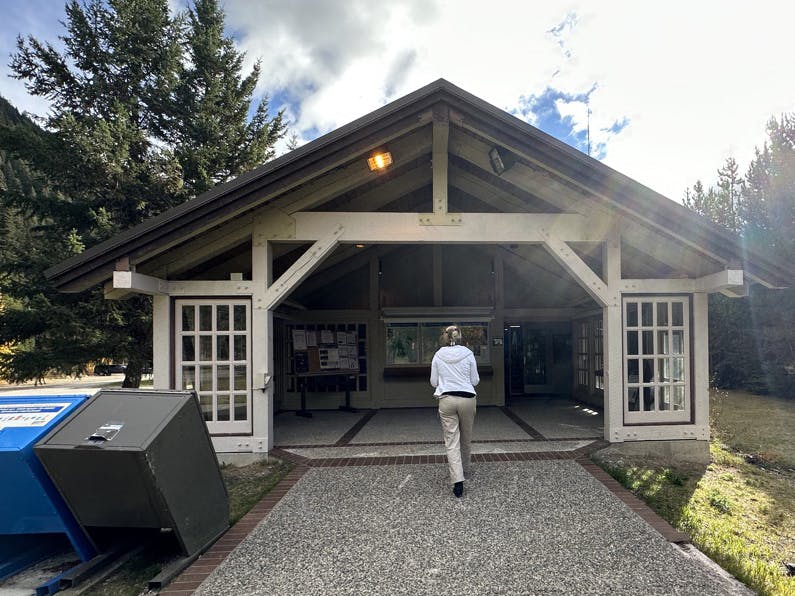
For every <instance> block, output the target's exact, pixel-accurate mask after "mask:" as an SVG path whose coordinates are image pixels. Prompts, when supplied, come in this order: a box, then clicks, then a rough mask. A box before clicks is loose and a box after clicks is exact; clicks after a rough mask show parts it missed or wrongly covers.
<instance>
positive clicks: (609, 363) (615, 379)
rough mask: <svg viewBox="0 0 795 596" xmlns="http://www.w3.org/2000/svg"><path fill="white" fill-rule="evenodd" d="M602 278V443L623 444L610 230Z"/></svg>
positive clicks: (616, 274) (616, 278)
mask: <svg viewBox="0 0 795 596" xmlns="http://www.w3.org/2000/svg"><path fill="white" fill-rule="evenodd" d="M603 254H604V258H603V262H604V268H605V270H604V277H605V282H606V284H607V293H608V295H609V296H610V300H608V302H607V304H605V305H604V306H603V307H602V333H603V342H604V343H603V348H602V351H603V358H604V367H605V376H604V383H605V388H604V417H605V429H604V431H605V434H604V437H605V440H606V441H610V442H618V441H623V438H622V435H621V429H622V428H623V424H624V378H623V370H624V366H623V365H624V363H623V359H624V351H623V348H622V346H623V341H622V335H623V325H622V318H621V317H622V312H621V309H622V307H621V294H620V292H619V287H620V284H621V237H620V235H619V233H618V232H617V231H614V232H613V233H612V234H611V235H610V237H609V238H608V240H607V241H606V242H605V245H604V252H603Z"/></svg>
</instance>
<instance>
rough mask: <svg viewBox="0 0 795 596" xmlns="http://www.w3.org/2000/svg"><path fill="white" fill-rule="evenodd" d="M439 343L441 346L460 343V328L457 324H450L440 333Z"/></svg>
mask: <svg viewBox="0 0 795 596" xmlns="http://www.w3.org/2000/svg"><path fill="white" fill-rule="evenodd" d="M439 343H440V344H442V345H443V346H457V345H459V344H460V343H461V330H460V329H459V328H458V325H450V326H449V327H447V328H446V329H445V330H444V332H443V333H442V337H441V338H439Z"/></svg>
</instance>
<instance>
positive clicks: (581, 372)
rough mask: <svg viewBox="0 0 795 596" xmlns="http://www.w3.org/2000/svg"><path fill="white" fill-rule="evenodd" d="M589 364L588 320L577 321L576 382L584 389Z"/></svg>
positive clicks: (586, 386)
mask: <svg viewBox="0 0 795 596" xmlns="http://www.w3.org/2000/svg"><path fill="white" fill-rule="evenodd" d="M590 366H591V363H590V354H589V351H588V321H580V322H579V323H577V384H578V385H579V386H580V387H585V388H586V389H587V388H588V377H589V376H590V375H589V372H590Z"/></svg>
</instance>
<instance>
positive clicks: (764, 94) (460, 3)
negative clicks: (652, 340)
mask: <svg viewBox="0 0 795 596" xmlns="http://www.w3.org/2000/svg"><path fill="white" fill-rule="evenodd" d="M2 1H3V8H4V9H5V10H4V17H3V19H2V20H0V52H2V53H3V55H4V57H5V59H4V60H3V62H2V76H0V94H2V95H3V96H4V97H6V98H7V99H9V100H10V101H11V102H12V103H14V104H15V105H16V106H17V107H19V108H20V109H23V110H27V111H30V112H32V113H35V114H44V113H45V112H46V109H47V105H46V102H44V101H42V100H41V99H40V98H32V97H30V96H28V95H27V94H26V92H25V89H24V86H23V85H22V84H21V83H20V82H19V81H15V80H13V79H10V78H9V77H8V74H9V72H10V70H9V69H8V66H7V65H8V62H9V58H8V56H9V53H10V52H12V51H13V49H14V40H15V38H16V36H17V35H18V34H20V33H21V34H25V35H27V34H33V35H34V36H36V37H37V38H38V39H40V40H50V41H56V38H57V36H58V35H59V34H60V33H62V32H63V28H62V25H61V24H60V23H59V21H62V20H63V18H64V16H63V6H64V1H63V0H2ZM170 1H171V4H172V8H175V9H177V8H182V7H184V6H185V0H170ZM223 6H224V9H225V11H226V14H227V28H228V31H229V32H234V36H235V39H236V41H237V44H238V46H239V49H241V50H243V51H245V52H246V54H247V67H250V65H251V64H253V61H254V60H256V59H258V58H259V59H261V61H262V76H261V78H260V86H259V88H258V93H260V94H266V93H267V94H268V95H269V96H270V98H271V106H272V108H274V109H278V108H284V109H285V110H286V112H287V114H288V117H289V118H290V120H291V123H292V130H293V131H294V132H295V133H296V134H297V135H298V136H299V138H300V140H301V141H303V142H306V141H309V140H311V139H312V138H315V137H316V136H317V135H319V134H322V133H325V132H328V131H330V130H333V129H335V128H337V127H339V126H341V125H343V124H345V123H347V122H349V121H351V120H353V119H355V118H357V117H359V116H362V115H364V114H366V113H368V112H370V111H372V110H374V109H376V108H378V107H380V106H381V105H384V104H385V103H387V102H389V101H393V100H395V99H397V98H399V97H401V96H403V95H405V94H407V93H410V92H411V91H413V90H415V89H417V88H419V87H421V86H423V85H425V84H427V83H429V82H431V81H433V80H435V79H437V78H439V77H444V78H445V79H447V80H449V81H450V82H452V83H454V84H455V85H458V86H459V87H462V88H463V89H465V90H467V91H469V92H471V93H474V94H475V95H477V96H479V97H481V98H483V99H484V100H486V101H488V102H490V103H492V104H494V105H496V106H497V107H500V108H502V109H505V110H506V111H508V112H510V113H512V114H514V115H516V116H517V117H519V118H522V119H524V120H526V121H527V122H529V123H531V124H533V125H534V126H537V127H539V128H540V129H542V130H544V131H545V132H547V133H549V134H552V135H554V136H555V137H557V138H559V139H561V140H563V141H565V142H567V143H569V144H570V145H572V146H574V147H576V148H577V149H579V150H581V151H587V150H588V146H589V144H590V154H591V155H592V156H593V157H595V158H597V159H600V160H602V161H604V162H605V163H606V164H607V165H609V166H611V167H613V168H615V169H617V170H619V171H621V172H622V173H624V174H626V175H628V176H630V177H632V178H634V179H636V180H638V181H639V182H641V183H643V184H646V185H647V186H650V187H651V188H653V189H654V190H657V191H658V192H661V193H662V194H664V195H666V196H668V197H670V198H672V199H674V200H677V201H680V200H681V198H682V196H683V194H684V190H685V189H686V188H687V187H689V186H692V184H693V183H694V182H695V181H696V180H698V179H701V180H703V181H704V182H705V183H707V184H709V183H711V182H713V180H714V176H715V172H716V170H717V168H719V167H720V166H721V165H722V164H723V162H724V161H725V159H726V158H727V157H734V158H735V159H737V161H738V163H740V165H741V168H745V167H746V166H747V164H748V162H749V161H750V159H751V158H752V156H753V149H754V147H755V146H759V145H761V144H762V143H763V142H764V137H765V123H766V121H767V120H768V119H769V118H770V117H771V116H774V115H776V116H777V115H780V114H781V113H784V112H792V111H795V77H791V76H789V74H788V73H790V72H791V70H792V50H791V44H790V41H789V40H791V32H790V30H789V29H790V23H792V22H793V17H795V7H791V5H790V3H783V2H774V1H772V0H759V1H757V2H754V3H750V2H747V3H739V2H717V1H712V0H702V1H700V2H692V0H691V1H688V2H684V1H682V0H670V1H669V2H666V3H663V4H660V3H656V4H651V3H646V2H636V1H634V2H633V1H629V0H621V1H619V0H601V1H600V2H585V0H567V1H554V0H553V1H550V2H544V3H541V2H537V1H527V0H522V1H519V0H517V1H510V0H509V1H505V2H502V3H491V4H488V3H483V2H482V1H480V0H402V1H399V2H393V3H373V2H366V1H365V0H346V1H345V2H342V1H337V0H224V1H223Z"/></svg>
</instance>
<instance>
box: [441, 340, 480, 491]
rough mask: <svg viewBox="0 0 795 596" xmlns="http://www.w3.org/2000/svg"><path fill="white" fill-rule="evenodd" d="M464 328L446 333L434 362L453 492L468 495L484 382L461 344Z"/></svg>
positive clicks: (470, 353)
mask: <svg viewBox="0 0 795 596" xmlns="http://www.w3.org/2000/svg"><path fill="white" fill-rule="evenodd" d="M461 339H462V338H461V330H460V329H459V328H458V327H457V326H456V325H450V326H449V327H447V328H446V329H445V330H444V333H442V337H441V339H440V343H441V345H442V347H440V348H439V350H437V352H436V354H434V356H433V361H432V362H431V385H432V386H433V387H435V388H436V391H434V393H433V395H434V397H436V398H437V399H438V400H439V419H440V420H441V422H442V434H443V435H444V446H445V448H446V449H447V465H448V468H449V471H450V482H451V483H452V485H453V494H454V495H455V496H456V497H461V496H462V495H463V494H464V480H465V478H464V474H465V473H467V472H469V464H470V458H471V443H472V426H473V424H474V422H475V410H476V408H477V394H476V393H475V386H476V385H477V384H478V383H479V382H480V376H479V375H478V367H477V363H476V362H475V355H474V354H473V353H472V350H470V349H469V348H467V347H466V346H463V345H461Z"/></svg>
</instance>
